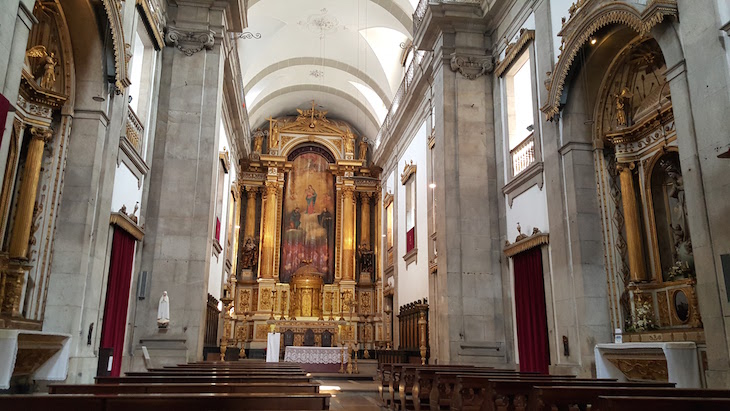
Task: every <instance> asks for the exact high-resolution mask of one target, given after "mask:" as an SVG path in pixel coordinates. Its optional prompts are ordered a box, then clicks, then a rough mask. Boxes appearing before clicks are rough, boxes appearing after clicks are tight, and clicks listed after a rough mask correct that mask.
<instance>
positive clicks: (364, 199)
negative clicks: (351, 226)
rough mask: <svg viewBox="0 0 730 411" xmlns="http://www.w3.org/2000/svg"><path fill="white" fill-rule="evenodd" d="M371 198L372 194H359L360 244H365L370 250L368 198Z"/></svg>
mask: <svg viewBox="0 0 730 411" xmlns="http://www.w3.org/2000/svg"><path fill="white" fill-rule="evenodd" d="M372 196H373V194H372V193H368V192H362V193H360V206H361V207H360V213H361V217H360V244H367V245H368V248H369V249H372V247H371V246H370V198H371V197H372Z"/></svg>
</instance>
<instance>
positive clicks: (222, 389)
mask: <svg viewBox="0 0 730 411" xmlns="http://www.w3.org/2000/svg"><path fill="white" fill-rule="evenodd" d="M48 392H49V394H152V393H154V394H165V393H190V394H194V393H262V392H276V393H282V394H283V393H299V394H317V393H319V384H314V383H287V384H282V383H247V384H243V383H241V384H229V383H223V384H215V383H213V384H53V385H49V386H48Z"/></svg>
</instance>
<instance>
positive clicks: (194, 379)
mask: <svg viewBox="0 0 730 411" xmlns="http://www.w3.org/2000/svg"><path fill="white" fill-rule="evenodd" d="M252 382H264V383H272V382H273V383H276V382H278V383H289V382H310V378H309V377H307V376H306V375H240V376H203V375H199V376H188V375H179V376H176V375H163V376H133V377H96V383H97V384H155V383H168V384H172V383H252Z"/></svg>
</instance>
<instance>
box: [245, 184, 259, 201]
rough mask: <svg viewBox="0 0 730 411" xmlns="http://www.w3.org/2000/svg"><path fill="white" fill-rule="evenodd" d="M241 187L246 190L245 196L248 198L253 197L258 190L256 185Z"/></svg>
mask: <svg viewBox="0 0 730 411" xmlns="http://www.w3.org/2000/svg"><path fill="white" fill-rule="evenodd" d="M243 188H244V190H246V197H247V198H249V199H255V198H256V194H257V193H258V192H259V188H258V187H250V186H244V187H243Z"/></svg>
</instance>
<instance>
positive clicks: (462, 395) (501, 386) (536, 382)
mask: <svg viewBox="0 0 730 411" xmlns="http://www.w3.org/2000/svg"><path fill="white" fill-rule="evenodd" d="M535 386H576V387H577V386H589V387H637V388H641V387H654V388H670V387H673V386H674V384H673V383H658V382H617V381H615V380H599V379H579V378H565V377H562V376H541V377H529V378H515V377H513V378H504V377H498V378H494V377H480V376H474V375H472V376H459V379H458V383H457V385H456V387H455V395H454V398H453V402H452V409H459V410H490V411H491V410H507V409H510V410H514V411H525V410H526V409H527V404H528V402H529V395H530V392H531V390H532V388H533V387H535Z"/></svg>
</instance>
